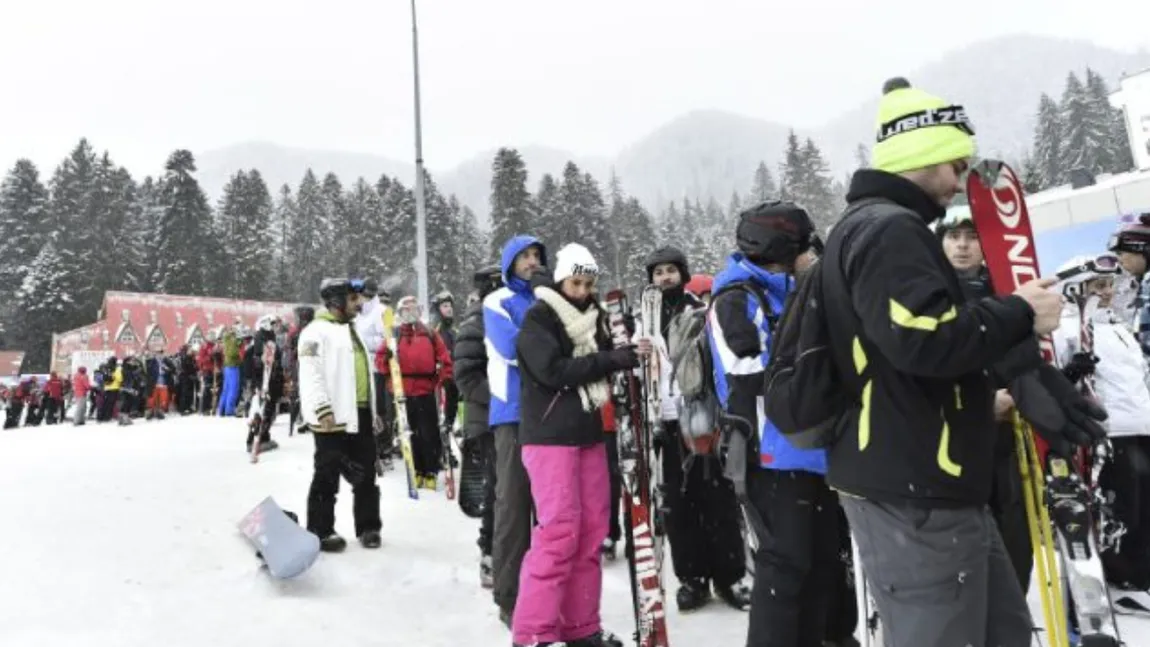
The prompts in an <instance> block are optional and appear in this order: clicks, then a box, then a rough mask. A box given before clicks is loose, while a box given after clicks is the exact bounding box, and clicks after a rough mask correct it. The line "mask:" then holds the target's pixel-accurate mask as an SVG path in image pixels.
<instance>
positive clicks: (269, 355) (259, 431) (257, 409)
mask: <svg viewBox="0 0 1150 647" xmlns="http://www.w3.org/2000/svg"><path fill="white" fill-rule="evenodd" d="M260 361H261V363H262V364H263V368H264V371H263V373H264V376H263V383H262V384H261V385H260V390H259V391H256V393H255V395H253V396H252V402H251V413H249V414H248V434H250V435H252V448H251V454H250V456H251V462H252V463H258V462H259V460H260V450H261V445H262V444H263V443H262V442H261V440H260V437H261V436H263V427H264V424H265V422H267V421H265V420H264V399H265V398H268V397H269V394H268V386H269V385H270V384H271V378H272V367H274V366H275V361H276V344H275V342H273V341H266V342H264V347H263V352H262V355H261V356H260ZM272 406H273V407H274V406H278V403H277V404H274V405H272ZM269 426H270V425H269Z"/></svg>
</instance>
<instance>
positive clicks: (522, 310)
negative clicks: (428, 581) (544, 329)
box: [483, 236, 547, 626]
mask: <svg viewBox="0 0 1150 647" xmlns="http://www.w3.org/2000/svg"><path fill="white" fill-rule="evenodd" d="M499 265H500V267H501V268H502V270H503V287H501V288H499V289H498V290H495V291H494V292H492V293H491V294H489V295H487V296H486V297H485V298H484V299H483V330H484V337H483V342H484V346H486V348H487V381H488V385H489V386H490V388H491V405H490V406H491V409H490V413H489V415H488V423H489V424H490V426H491V427H492V430H493V432H494V435H495V461H496V463H495V472H496V477H495V527H494V531H493V538H492V547H491V561H492V571H493V573H494V580H495V581H494V587H493V597H494V598H495V604H497V605H499V617H500V619H501V620H503V623H504V624H506V625H508V626H510V623H511V616H512V611H514V609H515V599H516V597H517V596H518V595H519V567H520V566H521V565H522V563H523V556H524V555H525V554H526V553H527V549H528V548H529V547H530V546H531V485H530V483H529V482H528V480H527V471H526V470H525V469H524V468H523V461H522V459H521V458H520V455H519V365H518V362H517V361H516V359H515V358H516V355H515V342H516V340H517V339H518V337H519V327H520V325H522V323H523V315H525V314H526V313H527V309H528V308H530V307H531V304H533V303H535V294H534V293H533V292H532V291H531V277H532V275H533V274H534V273H535V272H536V270H538V269H539V268H541V267H543V266H546V265H547V252H546V250H545V249H544V247H543V244H542V243H540V242H539V240H538V239H536V238H534V237H532V236H513V237H512V238H511V239H510V240H508V241H507V242H506V243H504V244H503V252H502V254H501V259H500V263H499Z"/></svg>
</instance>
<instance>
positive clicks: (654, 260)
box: [646, 247, 691, 285]
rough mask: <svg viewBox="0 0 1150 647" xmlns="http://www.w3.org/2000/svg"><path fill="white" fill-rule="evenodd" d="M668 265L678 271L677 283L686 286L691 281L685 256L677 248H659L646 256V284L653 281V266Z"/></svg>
mask: <svg viewBox="0 0 1150 647" xmlns="http://www.w3.org/2000/svg"><path fill="white" fill-rule="evenodd" d="M667 263H670V264H671V265H674V266H675V267H677V268H678V269H679V281H680V282H681V283H682V284H683V285H686V284H687V282H688V281H690V280H691V270H690V267H689V266H688V265H687V255H686V254H684V253H683V251H682V250H680V249H679V248H677V247H660V248H659V249H656V250H655V251H653V252H651V253H650V254H648V255H647V261H646V266H647V282H648V283H651V282H652V281H654V280H655V266H657V265H664V264H667Z"/></svg>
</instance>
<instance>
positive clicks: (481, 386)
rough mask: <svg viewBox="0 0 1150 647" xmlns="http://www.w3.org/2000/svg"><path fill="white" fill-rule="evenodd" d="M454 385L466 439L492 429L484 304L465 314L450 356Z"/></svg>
mask: <svg viewBox="0 0 1150 647" xmlns="http://www.w3.org/2000/svg"><path fill="white" fill-rule="evenodd" d="M451 361H452V363H453V365H454V370H453V373H454V374H455V385H456V386H458V387H459V392H460V394H462V395H463V401H464V402H466V403H467V405H466V406H465V407H464V419H463V435H464V437H465V438H474V437H476V436H479V435H481V434H483V433H485V432H487V431H488V430H489V429H490V428H489V427H488V425H487V413H488V408H489V406H490V403H491V387H490V385H488V383H487V347H486V346H485V345H484V343H483V302H482V301H477V302H475V303H473V304H471V306H470V307H469V308H467V312H465V313H463V321H461V322H460V324H459V333H458V334H457V335H456V336H455V345H454V348H453V350H452V353H451Z"/></svg>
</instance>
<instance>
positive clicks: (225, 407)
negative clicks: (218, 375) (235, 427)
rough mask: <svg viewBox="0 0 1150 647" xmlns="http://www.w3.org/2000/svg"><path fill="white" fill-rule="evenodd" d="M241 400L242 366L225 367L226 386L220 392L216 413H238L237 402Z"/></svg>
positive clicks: (223, 414) (228, 414) (232, 414)
mask: <svg viewBox="0 0 1150 647" xmlns="http://www.w3.org/2000/svg"><path fill="white" fill-rule="evenodd" d="M239 401H240V367H238V366H225V367H224V388H223V392H222V393H220V404H219V406H218V407H217V408H216V415H221V416H234V415H236V404H238V403H239Z"/></svg>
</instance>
